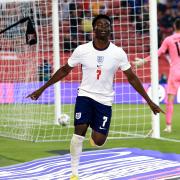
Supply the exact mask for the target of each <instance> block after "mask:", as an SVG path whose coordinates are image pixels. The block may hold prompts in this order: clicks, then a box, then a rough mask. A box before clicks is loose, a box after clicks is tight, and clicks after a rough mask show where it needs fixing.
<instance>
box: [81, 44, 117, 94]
mask: <svg viewBox="0 0 180 180" xmlns="http://www.w3.org/2000/svg"><path fill="white" fill-rule="evenodd" d="M109 46H111V45H109ZM113 53H114V54H113ZM115 53H116V52H113V50H112V48H111V47H108V48H107V49H105V50H97V49H95V48H94V47H93V46H91V45H90V47H89V48H86V49H85V51H84V52H83V54H82V55H81V58H82V61H81V64H82V71H83V79H82V84H81V87H82V88H88V89H89V90H91V91H93V90H94V91H96V92H98V91H100V92H105V91H109V90H111V89H112V82H113V78H114V74H115V72H116V71H117V69H118V67H119V61H118V59H117V58H116V55H115Z"/></svg>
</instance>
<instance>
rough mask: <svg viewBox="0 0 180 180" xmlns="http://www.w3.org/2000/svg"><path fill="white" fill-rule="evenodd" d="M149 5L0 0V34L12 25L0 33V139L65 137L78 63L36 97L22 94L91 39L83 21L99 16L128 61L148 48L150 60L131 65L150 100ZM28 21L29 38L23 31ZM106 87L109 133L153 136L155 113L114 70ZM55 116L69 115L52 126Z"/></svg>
mask: <svg viewBox="0 0 180 180" xmlns="http://www.w3.org/2000/svg"><path fill="white" fill-rule="evenodd" d="M155 4H156V1H153V2H152V1H150V3H143V1H142V2H141V4H136V2H135V1H132V2H131V3H129V4H128V3H127V1H126V0H121V1H120V0H88V1H87V0H83V1H82V0H81V1H80V0H72V1H71V0H70V1H64V0H43V1H42V0H32V1H31V0H17V1H14V0H9V1H0V13H1V15H0V27H1V28H0V31H3V30H4V29H6V28H7V27H9V26H12V25H14V24H15V25H14V26H13V27H11V28H9V29H8V30H6V31H4V32H3V33H0V42H1V48H0V77H1V78H0V136H3V137H10V138H16V139H21V140H28V141H65V140H70V138H71V136H72V133H73V116H74V115H73V113H74V104H75V99H76V95H77V89H78V86H79V84H80V82H81V67H80V66H78V67H76V68H75V69H73V71H72V72H71V73H70V74H69V75H68V76H67V77H66V78H65V79H64V80H62V81H61V82H59V83H57V84H55V86H52V87H49V88H48V89H47V90H45V92H44V93H43V94H42V95H41V97H40V98H39V99H38V100H37V101H32V100H30V99H28V98H26V96H27V95H28V94H29V93H31V92H33V91H34V90H36V89H37V88H38V87H40V86H41V85H42V84H44V83H45V82H46V81H47V80H48V79H49V78H50V77H51V76H52V74H53V73H54V72H55V71H56V70H57V69H58V68H59V67H60V66H62V65H64V64H65V63H66V62H67V59H68V57H69V56H70V55H71V53H72V52H73V50H74V49H75V48H76V47H77V46H78V45H80V44H83V43H86V42H88V41H90V40H92V39H93V34H92V27H91V22H92V19H93V17H94V16H95V15H97V14H99V13H104V14H107V15H109V16H110V17H111V19H112V22H113V28H112V37H111V41H112V42H113V43H115V44H116V45H118V46H120V47H122V48H123V49H124V50H125V51H126V53H127V54H128V58H129V60H130V61H133V60H134V58H136V57H139V58H144V57H146V56H148V55H150V52H151V56H152V59H153V61H152V63H151V65H150V63H148V64H146V65H144V66H143V67H142V68H139V69H135V68H134V67H133V69H134V71H135V72H136V74H137V75H138V77H139V78H140V80H141V81H142V83H143V85H144V87H145V89H146V90H148V89H149V87H150V86H151V85H152V87H153V88H152V89H153V94H152V98H153V100H154V101H155V102H156V103H157V104H158V103H159V102H158V93H157V92H158V88H157V87H158V85H157V82H158V80H157V78H158V77H157V72H158V69H157V67H158V65H157V60H156V59H157V57H156V55H155V53H153V52H155V51H156V50H157V39H156V38H157V34H156V29H157V22H156V23H155V19H156V11H155V9H154V8H155ZM149 10H150V11H149ZM22 19H23V20H22ZM19 21H20V23H18V24H17V22H19ZM28 22H31V24H32V26H33V28H34V30H35V32H36V36H34V34H31V33H30V36H29V35H27V34H28V33H27V29H28V28H27V27H28ZM150 27H151V28H150ZM27 37H28V38H27ZM35 37H37V39H36V40H37V42H36V43H32V44H30V43H29V41H28V40H31V39H32V38H35ZM150 37H151V38H150ZM150 44H151V45H150ZM150 49H151V51H150ZM151 67H152V68H151ZM114 90H115V99H114V104H113V116H112V122H111V128H110V132H109V138H110V139H116V138H136V137H146V136H147V135H148V133H149V131H150V130H151V129H152V128H153V134H152V137H154V138H159V137H160V133H159V116H154V115H152V113H151V111H150V108H149V107H148V105H147V104H146V103H145V101H144V100H143V99H142V97H141V96H140V95H139V94H137V93H136V91H135V90H134V89H133V88H132V87H131V85H129V84H128V82H127V79H126V78H125V76H124V75H123V73H122V72H121V71H118V72H117V74H116V76H115V80H114ZM61 114H67V115H69V116H70V124H69V125H67V126H62V125H58V118H59V117H60V115H61Z"/></svg>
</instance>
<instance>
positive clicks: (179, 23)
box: [174, 17, 180, 30]
mask: <svg viewBox="0 0 180 180" xmlns="http://www.w3.org/2000/svg"><path fill="white" fill-rule="evenodd" d="M174 24H175V27H176V29H177V30H180V17H177V18H175V21H174Z"/></svg>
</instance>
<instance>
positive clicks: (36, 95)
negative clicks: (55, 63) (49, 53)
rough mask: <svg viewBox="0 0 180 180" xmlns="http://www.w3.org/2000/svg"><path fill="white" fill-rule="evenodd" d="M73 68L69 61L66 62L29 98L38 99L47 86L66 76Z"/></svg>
mask: <svg viewBox="0 0 180 180" xmlns="http://www.w3.org/2000/svg"><path fill="white" fill-rule="evenodd" d="M72 69H73V67H70V66H69V65H68V63H67V64H65V65H64V66H62V67H61V68H59V69H58V70H57V71H56V72H55V74H54V75H53V76H52V77H51V79H50V80H49V81H47V82H46V83H45V84H44V85H43V86H41V87H40V88H39V89H37V90H36V91H34V92H33V93H31V94H29V95H28V96H27V98H31V99H32V100H37V99H38V98H39V96H40V95H41V94H42V93H43V91H44V90H45V89H46V88H48V87H49V86H51V85H53V84H55V83H56V82H58V81H60V80H61V79H63V78H64V77H66V76H67V75H68V74H69V73H70V71H71V70H72Z"/></svg>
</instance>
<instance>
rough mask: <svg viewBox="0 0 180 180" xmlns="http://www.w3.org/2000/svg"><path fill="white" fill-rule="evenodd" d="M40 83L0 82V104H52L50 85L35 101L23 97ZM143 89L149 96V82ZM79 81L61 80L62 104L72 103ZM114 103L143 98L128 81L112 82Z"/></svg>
mask: <svg viewBox="0 0 180 180" xmlns="http://www.w3.org/2000/svg"><path fill="white" fill-rule="evenodd" d="M41 85H42V82H37V83H35V82H33V83H0V104H5V103H6V104H13V103H21V104H26V103H27V104H29V103H36V104H37V103H38V104H53V103H54V87H53V86H51V87H49V88H48V89H46V90H45V91H44V93H43V94H42V95H41V97H40V98H39V99H38V100H37V101H32V100H31V99H29V98H25V97H26V96H27V95H28V94H29V93H31V92H33V91H34V90H36V89H37V88H38V87H40V86H41ZM143 86H144V88H145V90H146V91H147V93H148V94H149V96H151V84H150V83H145V84H143ZM78 87H79V83H76V82H72V83H70V82H61V83H60V89H61V102H62V104H74V103H75V98H76V96H77V89H78ZM114 91H115V97H114V103H115V104H121V103H123V104H137V103H139V104H142V103H145V101H144V99H143V98H142V97H141V96H140V95H139V94H138V93H137V92H136V91H135V90H134V88H133V87H132V86H131V85H130V84H128V83H116V84H114ZM166 97H167V95H166V84H163V85H159V101H160V103H165V101H166ZM175 103H180V89H179V90H178V93H177V96H176V98H175Z"/></svg>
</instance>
